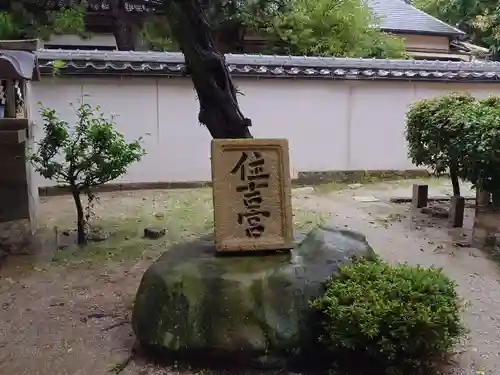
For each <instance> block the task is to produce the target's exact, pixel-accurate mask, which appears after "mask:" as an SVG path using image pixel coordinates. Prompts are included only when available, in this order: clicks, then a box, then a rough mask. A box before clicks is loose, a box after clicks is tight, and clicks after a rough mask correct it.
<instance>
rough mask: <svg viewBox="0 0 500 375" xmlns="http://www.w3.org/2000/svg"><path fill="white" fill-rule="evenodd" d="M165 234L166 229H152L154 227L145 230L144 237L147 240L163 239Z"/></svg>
mask: <svg viewBox="0 0 500 375" xmlns="http://www.w3.org/2000/svg"><path fill="white" fill-rule="evenodd" d="M165 233H166V231H165V228H152V227H148V228H144V237H146V238H153V239H156V238H160V237H163V236H164V235H165Z"/></svg>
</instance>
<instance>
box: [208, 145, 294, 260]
mask: <svg viewBox="0 0 500 375" xmlns="http://www.w3.org/2000/svg"><path fill="white" fill-rule="evenodd" d="M212 182H213V202H214V224H215V245H216V248H217V250H218V251H255V250H283V249H290V248H292V247H293V217H292V203H291V181H290V162H289V159H288V141H287V140H286V139H214V140H212Z"/></svg>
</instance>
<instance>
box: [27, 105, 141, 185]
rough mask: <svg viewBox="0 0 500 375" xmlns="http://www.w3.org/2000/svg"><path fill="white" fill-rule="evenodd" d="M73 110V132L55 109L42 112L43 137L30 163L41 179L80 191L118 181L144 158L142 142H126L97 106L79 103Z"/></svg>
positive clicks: (111, 119)
mask: <svg viewBox="0 0 500 375" xmlns="http://www.w3.org/2000/svg"><path fill="white" fill-rule="evenodd" d="M75 110H76V115H77V123H76V125H75V126H74V128H72V127H70V125H69V123H68V122H66V121H64V120H61V119H60V118H59V117H58V115H57V113H56V111H55V109H51V108H44V107H42V109H41V112H40V113H41V116H42V120H43V130H44V137H43V138H42V139H41V140H40V141H39V142H38V144H37V146H38V148H37V149H36V150H35V152H34V153H33V154H32V155H31V162H32V163H33V165H34V167H35V170H36V171H37V172H39V173H40V174H41V175H42V176H43V177H45V178H47V179H50V180H54V181H56V182H57V183H58V184H61V185H66V186H70V187H71V188H72V189H76V190H81V191H83V190H85V189H89V188H91V187H94V186H98V185H101V184H104V183H106V182H109V181H112V180H114V179H116V178H118V177H120V176H121V175H123V174H124V173H125V172H126V171H127V167H128V166H129V165H130V164H132V163H134V162H136V161H139V160H140V159H141V157H142V156H143V155H144V154H145V150H144V149H143V148H142V146H141V144H140V141H141V139H138V140H136V141H132V142H127V141H126V140H125V139H124V137H123V135H122V134H120V133H119V132H118V131H116V130H115V122H114V118H113V117H111V118H108V117H106V116H105V115H104V114H103V113H102V112H101V108H100V107H99V106H96V107H93V106H91V105H90V104H88V103H84V102H83V101H81V102H80V105H79V106H78V107H77V108H75Z"/></svg>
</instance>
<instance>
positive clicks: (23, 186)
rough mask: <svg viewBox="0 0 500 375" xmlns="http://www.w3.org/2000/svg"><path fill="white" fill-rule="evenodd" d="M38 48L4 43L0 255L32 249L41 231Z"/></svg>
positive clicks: (0, 48) (0, 57) (33, 43)
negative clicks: (35, 152) (32, 152)
mask: <svg viewBox="0 0 500 375" xmlns="http://www.w3.org/2000/svg"><path fill="white" fill-rule="evenodd" d="M37 45H38V42H37V40H14V41H0V86H1V90H0V257H1V255H2V254H1V253H2V252H3V253H4V255H5V253H10V254H13V253H24V252H25V251H26V250H29V248H31V246H29V245H30V244H31V239H32V236H33V234H34V233H35V231H36V229H37V211H38V210H37V209H38V186H37V185H36V184H35V183H34V171H33V168H32V166H31V164H30V162H29V160H28V150H29V149H30V148H31V147H32V146H33V143H34V141H33V122H32V119H31V118H30V108H29V104H30V91H31V87H30V83H31V81H35V80H39V79H40V72H39V67H38V62H37V57H36V50H37Z"/></svg>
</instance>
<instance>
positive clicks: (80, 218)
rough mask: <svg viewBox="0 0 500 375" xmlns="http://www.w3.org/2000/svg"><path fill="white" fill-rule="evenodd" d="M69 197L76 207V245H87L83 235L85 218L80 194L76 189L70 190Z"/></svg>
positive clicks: (85, 237)
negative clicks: (70, 196)
mask: <svg viewBox="0 0 500 375" xmlns="http://www.w3.org/2000/svg"><path fill="white" fill-rule="evenodd" d="M71 195H73V199H74V200H75V206H76V224H77V228H78V245H85V244H86V243H87V236H86V234H85V217H84V213H83V205H82V199H81V196H80V192H79V191H78V190H77V189H71Z"/></svg>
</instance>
